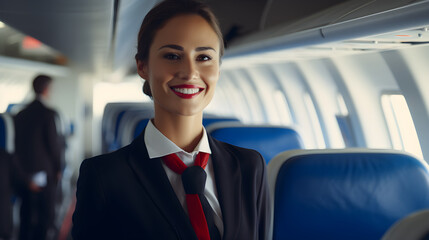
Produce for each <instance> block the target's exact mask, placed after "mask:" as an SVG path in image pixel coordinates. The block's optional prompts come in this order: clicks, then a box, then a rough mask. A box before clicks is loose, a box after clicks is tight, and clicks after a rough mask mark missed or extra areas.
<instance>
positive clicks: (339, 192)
mask: <svg viewBox="0 0 429 240" xmlns="http://www.w3.org/2000/svg"><path fill="white" fill-rule="evenodd" d="M268 183H269V186H270V190H271V201H272V206H273V224H272V226H273V228H272V231H271V235H272V239H285V238H287V239H349V240H354V239H381V237H382V236H383V234H384V233H385V232H386V231H387V229H388V228H389V227H390V226H392V224H394V223H395V222H396V221H397V220H399V219H401V218H403V217H404V216H407V215H408V214H410V213H412V212H415V211H417V210H421V209H427V208H429V169H428V165H427V164H426V162H424V161H421V160H418V159H417V158H414V157H412V156H410V155H408V154H407V153H404V152H401V151H394V150H374V149H372V150H370V149H341V150H339V149H338V150H332V149H331V150H329V149H323V150H293V151H287V152H283V153H281V154H279V155H277V156H276V157H275V158H274V159H273V160H272V161H271V162H270V163H269V164H268Z"/></svg>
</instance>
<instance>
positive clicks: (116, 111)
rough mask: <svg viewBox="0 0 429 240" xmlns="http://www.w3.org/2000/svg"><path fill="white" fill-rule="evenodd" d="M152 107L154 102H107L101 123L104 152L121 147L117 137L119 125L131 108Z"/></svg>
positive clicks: (149, 109) (147, 108)
mask: <svg viewBox="0 0 429 240" xmlns="http://www.w3.org/2000/svg"><path fill="white" fill-rule="evenodd" d="M152 109H153V104H152V103H142V102H112V103H108V104H106V106H105V108H104V113H103V118H102V123H101V129H102V131H101V134H102V152H103V153H106V152H110V151H113V150H116V149H117V148H119V147H120V146H119V142H118V141H117V137H118V130H119V125H120V122H121V119H122V117H123V115H124V114H125V112H127V111H130V110H148V111H153V110H152Z"/></svg>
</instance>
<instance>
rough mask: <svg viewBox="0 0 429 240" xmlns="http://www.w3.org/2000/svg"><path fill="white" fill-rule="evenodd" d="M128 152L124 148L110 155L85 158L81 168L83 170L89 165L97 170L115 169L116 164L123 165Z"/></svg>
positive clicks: (126, 148)
mask: <svg viewBox="0 0 429 240" xmlns="http://www.w3.org/2000/svg"><path fill="white" fill-rule="evenodd" d="M129 152H130V149H129V146H126V147H123V148H120V149H118V150H116V151H114V152H111V153H106V154H102V155H98V156H94V157H91V158H87V159H85V160H84V161H83V162H82V164H81V168H84V167H85V166H87V165H91V166H93V167H95V168H97V169H103V170H108V169H115V168H116V167H117V166H118V164H123V163H124V162H125V160H126V158H127V157H128V155H129Z"/></svg>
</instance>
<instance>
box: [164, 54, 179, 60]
mask: <svg viewBox="0 0 429 240" xmlns="http://www.w3.org/2000/svg"><path fill="white" fill-rule="evenodd" d="M164 58H165V59H167V60H173V61H174V60H180V56H179V55H177V54H174V53H167V54H165V55H164Z"/></svg>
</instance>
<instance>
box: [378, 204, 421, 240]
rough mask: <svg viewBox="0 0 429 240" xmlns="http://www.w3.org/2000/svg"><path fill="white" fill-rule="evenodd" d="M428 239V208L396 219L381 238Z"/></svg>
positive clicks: (394, 239) (385, 239)
mask: <svg viewBox="0 0 429 240" xmlns="http://www.w3.org/2000/svg"><path fill="white" fill-rule="evenodd" d="M402 239H407V240H427V239H429V209H423V210H420V211H417V212H414V213H412V214H410V215H408V216H406V217H404V218H403V219H400V220H398V221H397V222H396V223H395V224H393V226H391V227H390V228H389V230H388V231H387V232H386V233H385V234H384V235H383V238H382V240H402Z"/></svg>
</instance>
